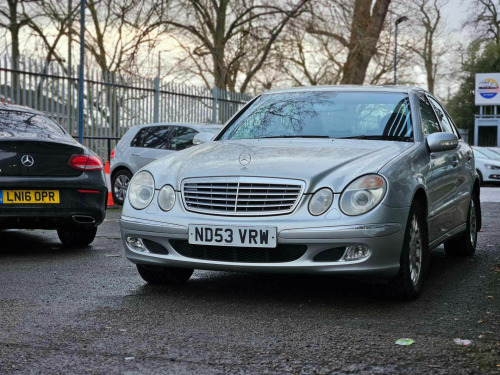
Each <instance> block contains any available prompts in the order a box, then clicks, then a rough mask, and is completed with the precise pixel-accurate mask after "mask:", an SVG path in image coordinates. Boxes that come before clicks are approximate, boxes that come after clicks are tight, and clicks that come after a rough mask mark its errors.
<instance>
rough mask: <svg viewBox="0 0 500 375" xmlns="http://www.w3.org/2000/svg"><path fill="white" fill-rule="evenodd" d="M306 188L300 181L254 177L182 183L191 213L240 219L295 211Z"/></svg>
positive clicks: (191, 180)
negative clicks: (241, 217) (237, 217)
mask: <svg viewBox="0 0 500 375" xmlns="http://www.w3.org/2000/svg"><path fill="white" fill-rule="evenodd" d="M303 189H304V183H303V182H302V181H298V180H285V179H278V178H271V179H270V178H254V177H251V178H250V177H239V178H238V177H227V178H225V177H214V178H192V179H188V180H185V181H184V182H183V184H182V194H183V199H184V205H185V207H186V208H187V209H188V210H190V211H195V212H202V213H211V214H218V215H239V216H259V215H278V214H286V213H289V212H292V211H293V209H294V208H295V206H296V205H297V204H298V202H299V199H300V197H301V196H302V192H303Z"/></svg>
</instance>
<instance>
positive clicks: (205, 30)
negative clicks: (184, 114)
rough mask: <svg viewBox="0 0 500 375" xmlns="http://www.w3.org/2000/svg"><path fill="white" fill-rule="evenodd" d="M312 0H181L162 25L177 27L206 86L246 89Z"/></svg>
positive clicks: (183, 45) (195, 69)
mask: <svg viewBox="0 0 500 375" xmlns="http://www.w3.org/2000/svg"><path fill="white" fill-rule="evenodd" d="M308 1H309V0H287V1H283V0H281V1H278V0H232V1H230V0H178V1H176V2H175V3H174V7H173V9H174V12H176V14H177V16H174V17H171V18H170V19H169V20H165V21H164V24H165V25H168V26H171V27H173V28H174V29H175V30H177V33H178V40H180V41H181V47H182V48H183V49H184V50H185V51H186V53H187V54H188V56H189V57H190V60H191V63H192V66H193V69H192V71H193V72H194V71H196V72H197V73H198V75H199V76H200V77H201V78H202V79H203V81H204V82H205V84H207V86H208V85H210V83H212V82H213V84H214V85H215V86H216V87H218V88H220V89H224V90H231V91H236V90H239V91H241V92H244V91H246V89H247V88H248V86H249V84H250V82H251V81H252V79H253V78H254V77H255V75H256V74H257V73H258V72H259V71H260V70H261V69H262V67H263V66H265V63H266V60H267V59H268V57H269V55H270V54H271V51H272V47H273V45H274V43H275V42H276V41H277V39H278V37H279V35H280V34H281V33H282V32H283V30H284V29H285V27H286V26H287V24H289V22H290V21H291V20H292V19H295V18H297V17H298V16H299V15H300V14H301V13H302V11H303V9H304V5H305V4H306V3H307V2H308ZM238 86H239V87H238Z"/></svg>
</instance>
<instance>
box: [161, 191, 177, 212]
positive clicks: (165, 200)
mask: <svg viewBox="0 0 500 375" xmlns="http://www.w3.org/2000/svg"><path fill="white" fill-rule="evenodd" d="M174 203H175V190H174V188H173V187H172V186H170V185H165V186H164V187H162V188H161V189H160V193H159V194H158V206H160V208H161V209H162V210H163V211H170V210H171V209H172V207H174Z"/></svg>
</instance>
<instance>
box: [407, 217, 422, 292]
mask: <svg viewBox="0 0 500 375" xmlns="http://www.w3.org/2000/svg"><path fill="white" fill-rule="evenodd" d="M421 233H422V231H421V230H420V225H419V222H418V219H417V215H415V214H413V217H412V219H411V225H410V243H409V256H410V262H409V264H410V278H411V281H412V283H413V285H414V286H416V285H417V284H418V282H419V280H420V272H421V271H422V234H421Z"/></svg>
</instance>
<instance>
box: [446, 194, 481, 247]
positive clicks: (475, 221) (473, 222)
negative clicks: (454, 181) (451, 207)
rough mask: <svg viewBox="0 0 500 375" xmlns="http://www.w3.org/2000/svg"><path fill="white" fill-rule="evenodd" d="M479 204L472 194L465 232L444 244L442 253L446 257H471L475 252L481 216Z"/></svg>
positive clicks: (475, 196)
mask: <svg viewBox="0 0 500 375" xmlns="http://www.w3.org/2000/svg"><path fill="white" fill-rule="evenodd" d="M479 204H480V203H479V199H478V197H477V195H476V194H475V193H473V195H472V196H471V200H470V203H469V212H468V214H467V225H466V227H465V231H464V232H463V233H462V234H460V236H459V237H456V238H454V239H452V240H449V241H447V242H445V243H444V251H445V253H446V254H447V255H458V256H472V255H474V253H475V252H476V245H477V229H478V227H480V222H479V217H480V215H481V207H480V205H479Z"/></svg>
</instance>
